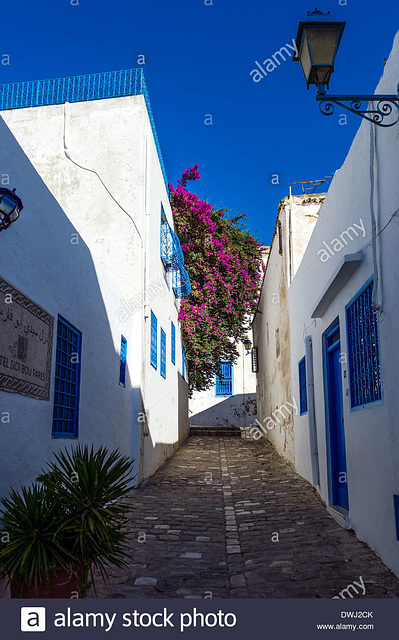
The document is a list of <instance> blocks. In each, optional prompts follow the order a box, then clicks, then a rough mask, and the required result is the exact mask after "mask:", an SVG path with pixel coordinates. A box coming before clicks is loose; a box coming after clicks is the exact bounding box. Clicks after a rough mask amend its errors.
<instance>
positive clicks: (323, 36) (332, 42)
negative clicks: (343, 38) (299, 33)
mask: <svg viewBox="0 0 399 640" xmlns="http://www.w3.org/2000/svg"><path fill="white" fill-rule="evenodd" d="M306 39H307V41H308V46H309V51H310V58H311V60H312V64H317V65H325V66H333V65H334V59H335V49H336V45H337V40H338V30H337V29H320V30H319V29H315V28H313V29H312V28H310V29H309V28H307V29H306Z"/></svg>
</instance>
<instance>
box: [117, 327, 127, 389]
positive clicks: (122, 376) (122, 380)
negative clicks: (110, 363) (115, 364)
mask: <svg viewBox="0 0 399 640" xmlns="http://www.w3.org/2000/svg"><path fill="white" fill-rule="evenodd" d="M126 352H127V340H126V338H125V336H121V355H120V362H119V384H120V385H121V386H122V387H125V386H126Z"/></svg>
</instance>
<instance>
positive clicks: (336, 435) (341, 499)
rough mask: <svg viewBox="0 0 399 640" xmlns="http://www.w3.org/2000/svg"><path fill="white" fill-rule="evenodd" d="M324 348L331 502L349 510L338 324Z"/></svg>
mask: <svg viewBox="0 0 399 640" xmlns="http://www.w3.org/2000/svg"><path fill="white" fill-rule="evenodd" d="M326 351H327V353H326V361H327V394H328V398H327V402H328V415H329V431H330V476H331V487H332V501H333V504H336V505H339V506H341V507H344V508H345V509H348V508H349V502H348V482H347V475H346V449H345V426H344V410H343V401H342V370H341V340H340V331H339V323H338V324H336V325H335V326H334V328H333V329H332V330H331V331H329V333H328V334H327V336H326Z"/></svg>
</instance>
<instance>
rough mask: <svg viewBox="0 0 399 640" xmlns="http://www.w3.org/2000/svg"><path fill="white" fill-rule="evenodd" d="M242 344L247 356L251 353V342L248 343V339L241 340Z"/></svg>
mask: <svg viewBox="0 0 399 640" xmlns="http://www.w3.org/2000/svg"><path fill="white" fill-rule="evenodd" d="M243 343H244V347H245V350H246V352H247V355H248V354H249V352H250V351H251V347H252V342H251V341H250V339H249V338H245V340H243Z"/></svg>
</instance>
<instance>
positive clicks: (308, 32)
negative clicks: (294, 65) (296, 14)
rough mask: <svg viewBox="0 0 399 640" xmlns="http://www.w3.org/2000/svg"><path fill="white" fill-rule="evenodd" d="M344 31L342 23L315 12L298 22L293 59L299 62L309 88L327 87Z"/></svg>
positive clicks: (328, 15)
mask: <svg viewBox="0 0 399 640" xmlns="http://www.w3.org/2000/svg"><path fill="white" fill-rule="evenodd" d="M344 28H345V22H336V21H335V20H334V19H333V18H332V16H331V15H330V14H322V13H321V12H320V11H317V10H316V11H314V12H313V13H312V14H309V15H308V20H307V21H306V22H300V23H299V29H298V35H297V41H296V46H297V52H298V53H297V55H295V56H294V60H299V61H300V63H301V66H302V70H303V73H304V76H305V79H306V83H307V85H308V87H309V85H310V84H315V85H317V86H319V85H325V84H326V85H328V83H329V80H330V77H331V74H332V72H333V71H334V63H335V57H336V55H337V51H338V47H339V44H340V42H341V38H342V33H343V30H344Z"/></svg>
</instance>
